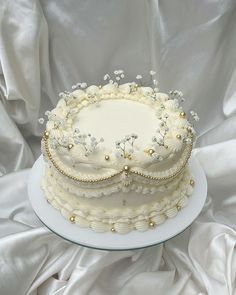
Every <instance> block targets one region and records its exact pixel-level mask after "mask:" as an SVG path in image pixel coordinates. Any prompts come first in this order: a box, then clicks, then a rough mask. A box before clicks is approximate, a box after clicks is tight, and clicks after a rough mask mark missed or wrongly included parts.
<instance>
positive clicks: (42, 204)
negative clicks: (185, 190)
mask: <svg viewBox="0 0 236 295" xmlns="http://www.w3.org/2000/svg"><path fill="white" fill-rule="evenodd" d="M189 165H190V169H191V172H192V174H193V177H194V179H195V186H194V192H193V195H192V196H190V198H189V203H188V205H187V207H185V208H183V209H182V210H181V211H180V212H178V214H177V215H176V216H175V217H174V218H169V219H167V220H166V221H165V222H164V223H163V224H161V225H159V226H157V227H155V228H153V229H149V230H147V231H145V232H138V231H132V232H130V233H128V234H124V235H122V234H118V233H112V232H105V233H96V232H94V231H92V230H91V229H84V228H79V227H78V226H77V225H76V224H73V223H70V222H69V221H68V220H66V219H65V218H64V217H63V216H62V215H61V213H60V212H59V211H58V210H56V209H55V208H54V207H52V206H51V205H50V204H49V203H48V202H47V200H46V198H45V196H44V193H43V190H42V189H41V186H40V184H41V179H42V176H43V168H44V162H43V157H42V156H40V157H39V158H38V160H37V161H36V162H35V164H34V166H33V167H32V169H31V171H30V174H29V178H28V194H29V199H30V202H31V205H32V207H33V209H34V211H35V213H36V215H37V216H38V218H39V219H40V220H41V221H42V223H43V224H44V225H45V226H46V227H47V228H48V229H50V230H51V231H52V232H54V233H55V234H57V235H59V236H61V237H62V238H64V239H66V240H68V241H71V242H73V243H76V244H78V245H82V246H85V247H90V248H94V249H101V250H131V249H140V248H145V247H150V246H154V245H157V244H159V243H162V242H164V241H166V240H168V239H171V238H173V237H174V236H176V235H177V234H179V233H181V232H182V231H184V230H185V229H186V228H187V227H188V226H190V225H191V223H192V222H193V221H194V220H195V219H196V218H197V216H198V215H199V213H200V212H201V210H202V208H203V206H204V203H205V200H206V196H207V182H206V177H205V174H204V172H203V169H202V168H201V166H200V164H199V163H198V161H197V160H196V159H195V158H194V157H193V156H192V157H191V159H190V161H189Z"/></svg>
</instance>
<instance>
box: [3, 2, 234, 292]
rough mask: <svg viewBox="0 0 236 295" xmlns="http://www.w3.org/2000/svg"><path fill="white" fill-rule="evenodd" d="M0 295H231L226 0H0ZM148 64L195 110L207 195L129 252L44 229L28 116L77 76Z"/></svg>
mask: <svg viewBox="0 0 236 295" xmlns="http://www.w3.org/2000/svg"><path fill="white" fill-rule="evenodd" d="M0 3H1V6H0V38H1V40H0V41H1V42H0V64H1V69H0V71H1V76H0V89H1V100H0V171H1V174H2V175H3V176H2V177H1V179H0V217H1V219H0V220H1V222H0V227H1V231H0V294H1V295H15V294H17V295H21V294H33V295H34V294H35V295H36V294H39V295H48V294H50V295H51V294H57V295H59V294H68V295H74V294H75V295H77V294H82V295H84V294H89V295H113V294H114V295H116V294H118V295H130V294H136V295H139V294H140V295H143V294H148V295H154V294H155V295H158V294H162V295H164V294H167V295H171V294H174V295H175V294H181V295H196V294H198V295H200V294H201V295H203V294H212V295H213V294H214V295H215V294H217V295H218V294H220V295H223V294H236V288H235V284H236V252H235V244H236V232H235V221H236V185H235V179H236V178H235V176H236V153H235V151H236V139H235V135H236V53H235V48H236V1H233V0H232V1H229V0H225V1H217V0H216V1H210V0H208V1H207V0H201V1H195V0H178V1H171V0H162V1H151V0H150V1H143V0H127V1H125V0H124V1H115V0H110V1H105V0H100V1H95V0H94V1H89V0H87V1H75V0H74V1H55V0H51V1H46V0H42V1H37V0H28V1H26V0H18V1H11V0H0ZM120 68H121V69H124V70H125V73H126V78H125V81H130V80H133V79H134V78H135V76H136V75H137V74H143V76H144V79H145V81H146V82H147V83H149V82H150V80H149V78H148V77H149V76H148V72H149V70H151V69H155V70H157V72H158V77H159V79H158V80H159V88H160V89H161V90H163V91H168V90H172V89H179V90H182V91H183V93H184V94H185V97H186V103H185V108H186V109H187V110H191V109H194V110H196V111H197V112H198V114H199V116H200V118H201V120H200V122H199V123H198V124H197V129H198V133H199V138H198V143H197V146H196V149H195V155H196V156H197V158H198V159H199V161H200V162H201V164H202V166H203V168H204V170H205V172H206V175H207V179H208V186H209V190H208V198H207V202H206V204H205V207H204V210H203V211H202V213H201V215H200V216H199V217H198V218H197V220H196V221H195V222H194V223H193V225H192V226H191V227H190V228H189V229H187V230H186V231H185V232H183V233H182V234H180V235H179V236H177V237H175V238H173V239H171V240H169V241H168V242H166V243H163V244H162V245H159V246H156V247H152V248H148V249H143V250H136V251H123V252H108V251H98V250H91V249H86V248H83V247H80V246H77V245H74V244H72V243H69V242H67V241H65V240H63V239H61V238H59V237H57V236H56V235H55V234H53V233H51V232H49V231H48V230H47V229H46V228H45V227H44V226H43V225H42V224H41V223H40V221H39V220H38V218H37V217H36V216H35V214H34V212H33V210H32V208H31V206H30V203H29V200H28V196H27V191H26V185H27V177H28V174H29V168H30V167H31V166H32V165H33V163H34V161H35V159H36V158H37V157H38V156H39V154H40V136H41V134H42V131H43V127H42V126H40V125H39V124H38V121H37V119H38V118H39V117H42V116H43V115H44V112H45V111H46V110H47V109H51V108H52V107H53V106H55V104H56V103H57V101H58V93H59V92H61V91H63V90H65V89H71V88H70V87H71V85H72V84H74V83H75V82H78V81H86V82H87V83H99V84H100V83H102V77H103V75H104V74H105V73H107V72H109V73H110V72H112V71H114V70H115V69H120Z"/></svg>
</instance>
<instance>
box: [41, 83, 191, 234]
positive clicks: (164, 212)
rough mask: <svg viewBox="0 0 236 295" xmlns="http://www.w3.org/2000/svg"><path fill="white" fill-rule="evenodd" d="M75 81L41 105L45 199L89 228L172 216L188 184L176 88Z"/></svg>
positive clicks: (187, 139) (121, 227)
mask: <svg viewBox="0 0 236 295" xmlns="http://www.w3.org/2000/svg"><path fill="white" fill-rule="evenodd" d="M82 84H83V83H82ZM77 86H78V85H77ZM78 88H79V89H76V90H74V91H73V92H71V93H69V92H65V93H63V94H61V99H60V100H59V102H58V104H57V106H56V108H55V109H53V110H52V111H51V112H47V115H48V122H47V125H46V131H45V133H44V136H43V139H42V152H43V155H44V160H45V172H44V176H43V179H42V187H43V190H44V192H45V195H46V198H47V200H48V202H49V203H50V204H51V205H52V206H53V207H55V208H56V209H58V210H60V212H61V214H62V215H63V216H64V217H65V218H66V219H68V221H70V222H72V223H75V224H76V225H78V226H79V227H85V228H91V229H92V230H94V231H96V232H106V231H112V232H117V233H128V232H130V231H132V230H138V231H146V230H148V229H149V228H153V227H155V226H158V225H160V224H161V223H163V222H164V221H165V220H166V218H170V217H174V216H175V215H176V214H177V213H178V211H179V210H181V209H182V208H183V207H184V206H186V205H187V203H188V199H189V196H191V194H192V192H193V187H194V180H193V179H192V177H191V172H190V170H189V167H188V160H189V157H190V155H191V151H192V146H193V142H194V138H195V131H194V129H193V125H192V123H191V122H190V121H189V120H187V116H186V114H185V112H184V111H183V109H182V107H181V106H180V104H179V102H180V101H181V99H182V93H181V92H178V91H172V92H171V93H170V94H169V95H168V94H165V93H160V92H159V91H158V89H157V88H151V87H141V86H139V85H138V84H136V83H134V82H133V83H126V84H122V85H118V84H117V83H109V84H107V85H104V86H95V85H93V86H90V87H87V88H82V87H81V84H79V86H78ZM194 115H195V117H196V116H197V115H196V113H194Z"/></svg>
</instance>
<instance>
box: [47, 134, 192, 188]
mask: <svg viewBox="0 0 236 295" xmlns="http://www.w3.org/2000/svg"><path fill="white" fill-rule="evenodd" d="M48 137H49V136H48V135H44V136H43V141H44V146H45V152H46V154H47V157H48V159H49V160H50V162H51V163H52V165H53V166H54V167H55V168H56V170H57V171H58V172H60V173H61V174H63V175H64V176H66V177H68V178H70V179H72V180H75V181H78V182H84V183H97V182H101V181H104V180H108V179H111V178H113V177H115V176H117V175H120V174H122V173H125V175H128V174H129V173H130V174H135V175H138V176H141V177H144V178H147V179H150V180H157V181H160V180H168V179H171V178H174V177H175V176H177V175H178V174H179V173H181V172H182V171H183V169H184V168H185V166H186V164H187V163H188V160H189V158H190V156H191V152H192V148H193V138H192V141H191V144H188V145H187V149H188V150H187V157H186V158H185V160H184V163H183V165H182V166H181V167H180V168H179V170H177V171H176V172H175V173H172V174H170V175H169V176H163V177H155V176H151V175H148V174H144V173H142V172H139V171H136V170H133V169H132V168H130V167H129V166H127V165H125V166H124V167H123V169H122V170H120V171H118V172H116V173H113V174H111V175H109V176H106V177H101V178H97V179H83V178H79V177H76V176H73V175H70V174H69V173H67V172H65V171H64V170H63V169H62V168H61V167H60V166H59V165H58V163H57V162H56V161H55V159H53V157H52V154H51V153H50V150H49V147H48Z"/></svg>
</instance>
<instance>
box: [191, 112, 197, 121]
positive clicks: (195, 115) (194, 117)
mask: <svg viewBox="0 0 236 295" xmlns="http://www.w3.org/2000/svg"><path fill="white" fill-rule="evenodd" d="M190 114H191V116H192V117H193V120H195V121H199V117H198V114H197V113H196V112H194V111H190Z"/></svg>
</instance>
